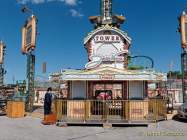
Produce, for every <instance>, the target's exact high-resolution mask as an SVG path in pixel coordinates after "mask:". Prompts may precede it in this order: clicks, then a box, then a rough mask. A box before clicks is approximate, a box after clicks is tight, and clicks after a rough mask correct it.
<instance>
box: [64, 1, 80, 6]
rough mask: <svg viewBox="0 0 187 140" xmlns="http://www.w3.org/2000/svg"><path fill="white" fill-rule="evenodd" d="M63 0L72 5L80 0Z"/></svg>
mask: <svg viewBox="0 0 187 140" xmlns="http://www.w3.org/2000/svg"><path fill="white" fill-rule="evenodd" d="M61 1H64V3H65V4H67V5H72V6H74V5H77V2H78V0H61Z"/></svg>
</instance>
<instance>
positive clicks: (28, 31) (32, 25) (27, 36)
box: [22, 15, 37, 54]
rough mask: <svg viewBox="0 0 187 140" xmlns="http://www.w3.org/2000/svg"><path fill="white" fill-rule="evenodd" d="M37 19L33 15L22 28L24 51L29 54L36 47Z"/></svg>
mask: <svg viewBox="0 0 187 140" xmlns="http://www.w3.org/2000/svg"><path fill="white" fill-rule="evenodd" d="M36 24H37V19H36V17H35V16H34V15H32V16H31V17H30V18H29V20H28V21H27V22H26V24H25V25H24V27H23V28H22V53H24V54H27V53H28V52H29V51H30V50H34V49H35V47H36Z"/></svg>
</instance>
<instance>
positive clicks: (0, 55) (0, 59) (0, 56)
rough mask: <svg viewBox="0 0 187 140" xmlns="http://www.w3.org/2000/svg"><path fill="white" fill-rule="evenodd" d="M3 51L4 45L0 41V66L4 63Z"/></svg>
mask: <svg viewBox="0 0 187 140" xmlns="http://www.w3.org/2000/svg"><path fill="white" fill-rule="evenodd" d="M4 49H5V45H4V43H3V42H2V41H1V42H0V64H3V62H4Z"/></svg>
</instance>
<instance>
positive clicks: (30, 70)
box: [27, 52, 35, 112]
mask: <svg viewBox="0 0 187 140" xmlns="http://www.w3.org/2000/svg"><path fill="white" fill-rule="evenodd" d="M34 73H35V55H33V54H32V52H30V53H29V54H27V79H28V103H27V110H28V111H30V112H32V111H33V104H34V94H35V93H34Z"/></svg>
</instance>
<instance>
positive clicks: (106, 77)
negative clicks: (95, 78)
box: [100, 74, 114, 80]
mask: <svg viewBox="0 0 187 140" xmlns="http://www.w3.org/2000/svg"><path fill="white" fill-rule="evenodd" d="M100 79H101V80H114V75H111V74H103V75H101V76H100Z"/></svg>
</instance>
